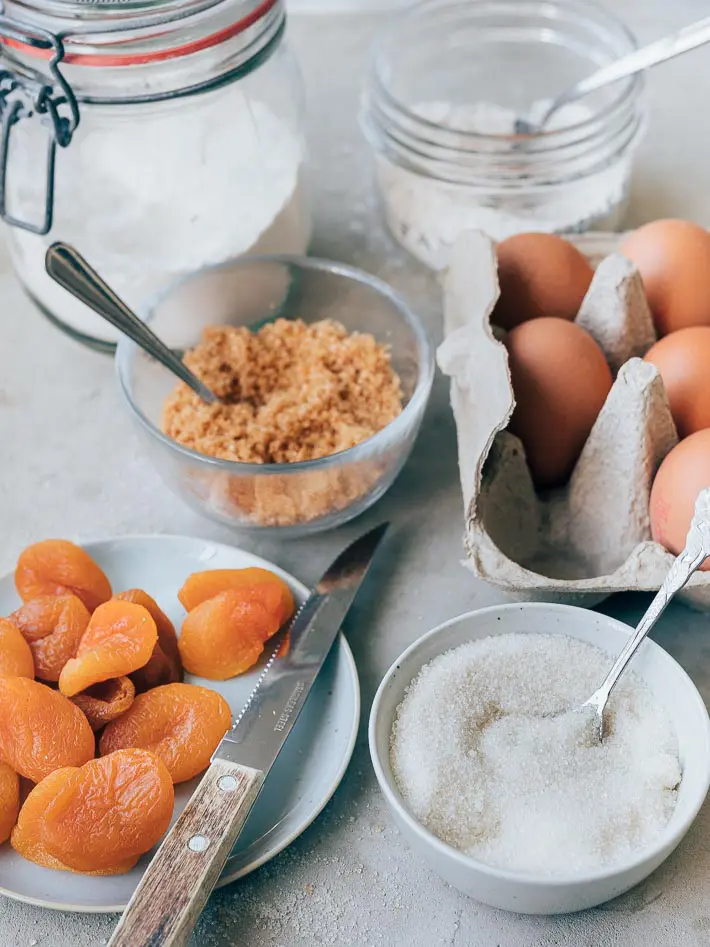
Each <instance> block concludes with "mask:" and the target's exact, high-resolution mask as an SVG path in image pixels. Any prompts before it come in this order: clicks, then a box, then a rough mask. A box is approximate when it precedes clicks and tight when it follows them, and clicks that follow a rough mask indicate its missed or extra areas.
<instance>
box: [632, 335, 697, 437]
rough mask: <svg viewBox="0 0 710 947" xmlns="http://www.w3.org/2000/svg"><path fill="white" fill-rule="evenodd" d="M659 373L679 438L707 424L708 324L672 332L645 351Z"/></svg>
mask: <svg viewBox="0 0 710 947" xmlns="http://www.w3.org/2000/svg"><path fill="white" fill-rule="evenodd" d="M646 361H647V362H652V363H653V364H654V365H655V366H656V368H657V369H658V371H659V372H660V373H661V378H662V379H663V384H664V385H665V387H666V392H667V393H668V400H669V401H670V405H671V412H672V414H673V420H674V421H675V425H676V427H677V428H678V434H679V435H680V436H681V437H687V436H688V435H689V434H694V433H695V431H701V430H702V429H703V428H706V427H710V326H693V327H692V328H690V329H680V330H679V331H678V332H672V333H671V334H670V335H667V336H666V337H665V338H664V339H661V340H660V341H658V342H656V344H655V345H654V346H652V347H651V348H650V349H649V350H648V352H647V353H646Z"/></svg>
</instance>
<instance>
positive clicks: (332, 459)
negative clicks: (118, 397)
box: [116, 256, 434, 538]
mask: <svg viewBox="0 0 710 947" xmlns="http://www.w3.org/2000/svg"><path fill="white" fill-rule="evenodd" d="M146 315H147V318H148V319H149V320H150V323H151V325H152V327H153V328H154V329H155V331H156V332H157V333H158V335H159V336H160V337H161V338H162V339H164V340H165V342H166V343H167V344H168V345H170V346H171V347H172V348H174V349H178V350H184V349H186V348H190V347H192V346H194V345H195V344H196V343H197V342H198V341H199V337H200V333H201V330H202V328H203V327H205V326H207V325H224V324H230V325H238V326H244V325H246V326H249V327H250V328H252V329H258V328H259V327H260V326H261V325H263V324H264V323H265V322H268V321H271V320H273V319H275V318H286V319H303V320H304V321H305V322H309V323H310V322H316V321H318V320H319V319H326V318H332V319H336V320H337V321H338V322H341V323H342V324H343V325H344V326H345V327H346V329H348V330H349V331H351V332H352V331H358V332H369V333H372V334H373V335H374V336H375V337H376V338H377V339H378V340H379V341H381V342H384V343H386V344H387V345H389V346H390V351H391V356H392V364H393V367H394V369H395V371H396V372H397V373H398V375H399V377H400V379H401V381H402V388H403V392H404V404H405V407H404V410H403V411H402V414H401V415H400V416H399V417H398V418H396V419H395V420H394V421H393V422H392V423H391V424H389V425H388V426H387V427H385V428H383V430H381V431H379V432H378V433H377V434H375V435H374V436H373V437H371V438H369V439H368V440H366V441H363V442H362V443H361V444H358V445H357V446H356V447H352V448H350V449H349V450H345V451H342V452H340V453H338V454H332V455H331V456H329V457H323V458H321V459H318V460H313V461H305V462H302V463H294V464H267V465H262V464H242V463H236V462H233V461H227V460H218V459H215V458H213V457H207V456H205V455H203V454H198V453H196V452H195V451H192V450H189V449H188V448H185V447H182V446H181V445H179V444H177V443H176V442H175V441H173V440H171V439H170V438H169V437H167V436H166V435H165V434H164V433H163V432H162V430H161V425H160V421H161V413H162V407H163V402H164V400H165V397H166V395H167V394H168V393H169V392H170V391H171V390H172V389H173V387H174V386H175V378H174V377H173V375H172V374H171V373H170V372H168V370H167V369H165V368H164V367H163V366H162V365H160V364H159V363H158V362H156V361H154V360H153V359H151V358H150V357H149V356H147V355H146V354H145V353H144V352H143V351H142V350H141V349H139V348H138V347H137V346H136V345H134V343H132V342H130V341H129V340H128V339H121V341H120V342H119V345H118V350H117V354H116V365H117V370H118V377H119V381H120V385H121V389H122V391H123V394H124V395H125V397H126V401H127V402H128V404H129V406H130V408H131V411H132V413H133V415H134V417H135V418H136V420H137V422H138V429H139V431H140V433H141V435H142V438H143V441H144V443H145V445H146V447H147V450H148V453H149V456H150V458H151V460H152V462H153V463H154V465H155V467H156V469H157V470H158V471H159V473H160V474H161V475H162V477H163V479H164V481H165V483H166V485H167V486H168V487H169V488H170V489H171V490H172V491H173V492H174V493H176V494H177V495H178V496H179V497H181V498H182V499H183V500H184V501H185V502H186V503H187V504H188V505H189V506H191V507H192V508H193V509H194V510H196V511H197V512H198V513H202V514H203V515H204V516H207V517H208V518H210V519H212V520H216V521H217V522H219V523H223V524H225V525H227V526H230V527H233V528H235V529H239V530H249V531H254V532H262V533H266V532H274V533H278V535H279V537H281V538H290V537H296V536H303V535H306V534H308V533H314V532H318V531H320V530H325V529H332V528H334V527H336V526H339V525H341V524H342V523H345V522H346V521H347V520H350V519H352V518H353V517H355V516H358V515H359V514H360V513H362V512H363V511H364V510H366V509H367V508H368V507H370V506H371V505H372V504H373V503H375V501H376V500H378V499H379V498H380V497H381V496H382V495H383V494H384V493H385V491H386V490H387V489H388V488H389V487H390V486H391V484H392V482H393V481H394V479H395V477H396V476H397V474H398V473H399V472H400V470H401V469H402V466H403V465H404V462H405V461H406V459H407V457H408V456H409V453H410V451H411V449H412V446H413V444H414V440H415V438H416V436H417V432H418V430H419V427H420V424H421V421H422V416H423V414H424V409H425V407H426V403H427V400H428V397H429V392H430V390H431V384H432V379H433V374H434V360H433V353H432V349H431V346H430V344H429V341H428V339H427V336H426V333H425V332H424V330H423V328H422V326H421V325H420V323H419V320H418V319H417V317H416V316H415V315H414V313H413V312H412V311H411V309H410V308H409V307H408V305H407V304H406V302H405V301H404V300H403V299H402V298H401V297H400V296H399V295H398V294H397V293H395V292H394V291H393V290H392V289H391V288H390V287H389V286H387V285H386V284H385V283H383V282H381V281H380V280H377V279H375V278H374V277H372V276H369V275H368V274H366V273H363V272H360V271H358V270H356V269H353V268H351V267H348V266H343V265H340V264H337V263H330V262H326V261H322V260H315V259H310V258H305V257H288V256H263V257H244V258H241V259H237V260H233V261H230V262H228V263H224V264H221V265H219V266H216V267H209V268H206V269H204V270H200V271H199V272H197V273H195V274H193V275H190V276H188V277H185V278H183V279H181V280H179V281H178V282H176V283H173V284H172V285H171V286H169V287H168V289H167V290H166V291H165V292H164V293H162V295H161V296H160V297H158V299H157V300H156V301H155V302H154V303H153V304H152V305H151V306H150V307H149V310H148V312H147V314H146Z"/></svg>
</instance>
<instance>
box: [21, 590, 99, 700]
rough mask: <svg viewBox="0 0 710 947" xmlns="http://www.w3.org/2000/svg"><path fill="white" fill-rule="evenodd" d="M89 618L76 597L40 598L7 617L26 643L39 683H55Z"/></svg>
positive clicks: (77, 643)
mask: <svg viewBox="0 0 710 947" xmlns="http://www.w3.org/2000/svg"><path fill="white" fill-rule="evenodd" d="M90 618H91V615H90V614H89V611H88V609H87V607H86V605H84V603H83V602H82V601H81V599H79V598H77V597H76V595H43V596H41V597H40V598H35V599H33V600H32V601H31V602H27V603H26V604H25V605H23V606H22V608H18V609H17V611H16V612H13V613H12V615H10V620H11V621H13V622H14V623H15V624H16V625H17V627H18V628H19V629H20V631H21V632H22V634H23V636H24V639H25V641H27V642H28V644H29V646H30V650H31V651H32V657H33V658H34V663H35V674H36V675H37V677H38V678H40V680H42V681H58V680H59V675H60V674H61V673H62V668H63V667H64V665H65V664H66V663H67V661H68V660H69V658H73V657H74V655H75V654H76V649H77V648H78V647H79V642H80V641H81V637H82V635H83V634H84V632H85V631H86V626H87V625H88V624H89V619H90Z"/></svg>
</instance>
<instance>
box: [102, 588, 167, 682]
mask: <svg viewBox="0 0 710 947" xmlns="http://www.w3.org/2000/svg"><path fill="white" fill-rule="evenodd" d="M114 598H116V599H120V600H121V601H122V602H133V603H134V604H135V605H142V606H143V608H145V609H146V611H148V612H149V614H150V616H151V618H152V619H153V621H154V622H155V627H156V628H157V629H158V642H157V644H156V645H155V648H153V654H152V655H151V656H150V660H149V661H148V663H147V664H146V665H145V667H142V668H139V669H138V670H137V671H134V673H133V674H131V680H132V681H133V683H134V684H135V686H136V691H137V692H138V693H141V692H142V691H147V690H150V688H151V687H158V686H159V685H160V684H174V683H175V682H176V681H181V680H182V662H181V661H180V652H179V650H178V642H177V635H176V634H175V628H174V627H173V623H172V622H171V621H170V619H169V618H168V616H167V615H166V614H165V612H164V611H163V610H162V609H161V608H160V606H159V605H158V603H157V602H156V601H155V599H153V598H151V597H150V595H148V593H147V592H144V591H143V590H142V589H128V591H126V592H119V593H118V595H114Z"/></svg>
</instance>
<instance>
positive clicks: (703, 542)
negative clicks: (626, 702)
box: [555, 488, 710, 743]
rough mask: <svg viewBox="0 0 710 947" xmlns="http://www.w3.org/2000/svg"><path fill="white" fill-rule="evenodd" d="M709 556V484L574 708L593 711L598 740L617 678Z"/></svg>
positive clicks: (601, 737)
mask: <svg viewBox="0 0 710 947" xmlns="http://www.w3.org/2000/svg"><path fill="white" fill-rule="evenodd" d="M708 556H710V488H707V489H705V490H703V491H701V493H700V494H699V495H698V498H697V500H696V501H695V513H694V515H693V519H692V521H691V523H690V529H689V530H688V537H687V539H686V540H685V548H684V549H683V551H682V552H681V554H680V555H679V556H678V558H677V559H676V560H675V562H674V563H673V565H672V566H671V567H670V569H669V570H668V574H667V575H666V577H665V579H664V580H663V585H661V587H660V589H659V590H658V592H657V593H656V595H655V597H654V599H653V601H652V602H651V604H650V605H649V607H648V610H647V611H646V614H645V615H644V616H643V618H642V619H641V621H640V622H639V623H638V625H637V626H636V630H635V632H634V633H633V635H632V636H631V637H630V638H629V640H628V642H627V644H626V645H625V647H624V648H623V649H622V650H621V653H620V654H619V657H618V658H617V659H616V661H614V664H613V665H612V667H611V670H610V671H609V673H608V674H607V676H606V678H605V679H604V681H603V683H602V684H601V686H600V687H598V688H597V690H595V691H594V693H593V694H592V696H591V697H590V698H589V699H588V700H585V702H584V703H583V704H582V705H581V706H579V707H577V708H575V711H574V712H575V713H578V712H582V713H591V714H592V722H593V726H594V732H595V734H596V735H597V736H598V737H599V742H600V743H601V741H602V740H603V738H604V708H605V707H606V705H607V702H608V700H609V696H610V694H611V692H612V690H613V689H614V687H615V686H616V683H617V681H618V680H619V678H620V677H621V675H622V674H623V673H624V671H625V670H626V668H627V667H628V664H629V661H630V660H631V659H632V658H633V656H634V655H635V654H636V652H637V651H638V649H639V646H640V645H641V642H642V641H643V640H644V639H645V637H646V635H647V634H648V633H649V631H650V630H651V629H652V628H653V626H654V625H655V624H656V622H657V621H658V619H659V618H660V617H661V615H662V614H663V612H664V611H665V609H666V606H667V605H669V604H670V601H671V599H672V598H673V596H674V595H675V594H676V593H677V592H680V590H681V589H682V588H683V586H684V585H685V584H686V583H687V582H688V580H689V579H690V577H691V575H692V574H693V573H694V572H695V571H696V570H697V569H699V568H700V566H701V565H702V564H703V563H704V562H705V560H706V559H707V557H708ZM555 716H556V715H555Z"/></svg>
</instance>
